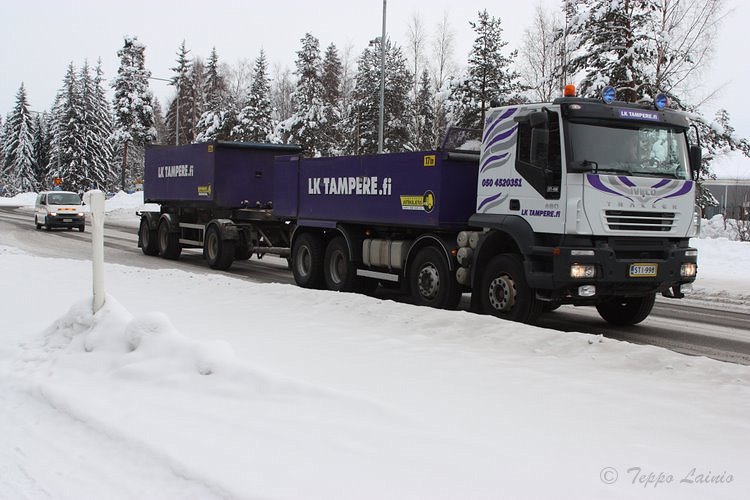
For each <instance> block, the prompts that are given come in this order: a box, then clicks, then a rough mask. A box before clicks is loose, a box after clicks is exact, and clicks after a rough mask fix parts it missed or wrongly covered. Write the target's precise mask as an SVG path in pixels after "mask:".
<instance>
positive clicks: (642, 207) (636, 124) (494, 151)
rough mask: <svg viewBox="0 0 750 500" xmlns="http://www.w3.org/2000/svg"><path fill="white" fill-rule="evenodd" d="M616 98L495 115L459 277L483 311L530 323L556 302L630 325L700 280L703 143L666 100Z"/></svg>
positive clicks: (571, 100) (486, 135)
mask: <svg viewBox="0 0 750 500" xmlns="http://www.w3.org/2000/svg"><path fill="white" fill-rule="evenodd" d="M614 95H615V91H614V89H612V88H611V87H610V88H608V89H605V93H604V95H603V98H602V99H601V100H599V99H583V98H577V97H564V98H560V99H556V100H555V101H554V102H551V103H540V104H528V105H519V106H505V107H500V108H495V109H492V110H491V111H490V112H489V113H488V115H487V117H486V119H485V124H484V132H483V137H482V150H481V155H480V160H479V176H478V186H477V205H476V213H475V214H474V216H472V217H471V219H470V223H471V225H472V226H474V227H481V228H484V231H483V232H482V233H481V234H480V237H479V238H476V241H477V242H478V245H477V246H476V248H475V251H474V252H472V254H473V255H474V257H473V259H472V260H471V261H470V262H467V263H466V264H465V265H466V267H467V268H468V267H470V269H467V270H466V272H465V273H463V275H465V276H467V278H466V280H465V281H466V282H467V283H469V281H468V276H471V281H470V283H471V284H472V287H473V288H479V292H480V293H479V294H478V295H479V297H480V298H481V300H482V304H481V306H482V309H483V310H485V311H487V312H490V313H492V314H495V315H497V316H500V317H504V318H507V319H513V320H516V321H529V320H533V318H534V317H535V316H536V315H537V314H538V312H539V311H540V310H543V309H545V308H547V309H553V308H555V307H556V306H557V305H559V304H574V305H595V306H596V307H597V309H598V310H599V313H600V314H601V316H602V317H603V318H604V319H605V320H607V321H609V322H610V323H615V324H625V325H630V324H635V323H638V322H640V321H642V320H643V319H645V318H646V316H647V315H648V314H649V312H650V311H651V308H652V306H653V303H654V296H655V295H656V293H662V294H663V295H665V296H667V297H677V298H680V297H682V292H681V290H680V287H681V285H684V284H687V283H691V282H692V281H694V280H695V276H696V271H697V250H695V249H694V248H690V246H689V238H690V237H691V236H695V234H696V233H697V230H698V224H699V222H700V219H699V218H698V216H697V214H696V204H695V189H696V187H695V179H696V177H697V171H698V168H699V164H700V147H699V146H697V145H693V146H690V145H689V142H688V135H687V132H688V129H689V127H690V122H689V119H688V116H687V115H686V114H685V113H681V112H678V111H674V110H670V109H667V108H666V99H665V98H663V96H661V97H658V98H657V99H656V101H655V103H651V104H635V103H625V102H617V101H615V100H614ZM498 254H500V255H501V256H502V257H497V256H498ZM493 259H495V260H497V262H494V260H493ZM488 269H489V270H488Z"/></svg>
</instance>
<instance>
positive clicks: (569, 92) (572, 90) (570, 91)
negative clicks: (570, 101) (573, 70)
mask: <svg viewBox="0 0 750 500" xmlns="http://www.w3.org/2000/svg"><path fill="white" fill-rule="evenodd" d="M563 95H564V96H565V97H575V96H576V86H575V85H573V84H572V83H569V84H567V85H566V86H565V88H564V89H563Z"/></svg>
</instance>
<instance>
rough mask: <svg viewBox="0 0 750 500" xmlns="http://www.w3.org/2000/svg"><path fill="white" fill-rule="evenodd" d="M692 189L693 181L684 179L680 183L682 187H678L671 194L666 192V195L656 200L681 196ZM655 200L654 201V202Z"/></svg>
mask: <svg viewBox="0 0 750 500" xmlns="http://www.w3.org/2000/svg"><path fill="white" fill-rule="evenodd" d="M692 189H693V181H685V182H684V183H683V184H682V187H681V188H680V189H678V190H677V191H675V192H674V193H672V194H668V195H667V196H664V197H663V198H659V199H658V200H656V201H659V200H666V199H667V198H675V197H677V196H682V195H684V194H687V193H689V192H690V191H691V190H692ZM656 201H655V202H654V203H656Z"/></svg>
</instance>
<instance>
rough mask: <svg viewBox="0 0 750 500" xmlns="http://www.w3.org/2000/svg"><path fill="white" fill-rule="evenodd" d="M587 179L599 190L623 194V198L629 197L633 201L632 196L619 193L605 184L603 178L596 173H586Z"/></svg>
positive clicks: (618, 194)
mask: <svg viewBox="0 0 750 500" xmlns="http://www.w3.org/2000/svg"><path fill="white" fill-rule="evenodd" d="M586 180H588V181H589V184H591V187H593V188H594V189H596V190H597V191H601V192H603V193H609V194H614V195H617V196H622V197H623V198H627V199H628V200H630V201H633V199H632V198H631V197H629V196H625V195H624V194H622V193H618V192H617V191H615V190H614V189H610V188H608V187H607V186H605V185H604V183H603V182H602V180H601V178H600V177H599V176H598V175H596V174H586Z"/></svg>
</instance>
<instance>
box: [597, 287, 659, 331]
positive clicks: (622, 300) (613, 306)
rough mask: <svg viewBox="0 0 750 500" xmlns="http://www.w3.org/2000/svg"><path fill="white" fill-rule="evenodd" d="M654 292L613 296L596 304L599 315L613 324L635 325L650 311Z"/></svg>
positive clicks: (654, 298)
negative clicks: (630, 295) (633, 295)
mask: <svg viewBox="0 0 750 500" xmlns="http://www.w3.org/2000/svg"><path fill="white" fill-rule="evenodd" d="M655 300H656V294H655V293H650V294H648V295H646V296H644V297H615V298H613V299H610V300H607V301H606V302H602V303H601V304H597V305H596V310H597V311H599V315H600V316H601V317H602V318H604V320H605V321H607V323H611V324H613V325H623V326H629V325H637V324H638V323H640V322H641V321H643V320H644V319H646V317H648V315H649V314H650V313H651V309H653V308H654V302H655Z"/></svg>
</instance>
